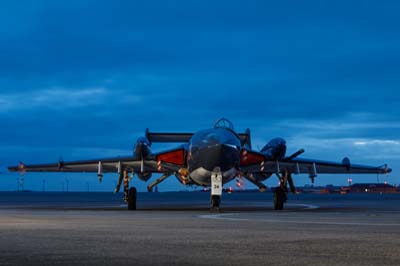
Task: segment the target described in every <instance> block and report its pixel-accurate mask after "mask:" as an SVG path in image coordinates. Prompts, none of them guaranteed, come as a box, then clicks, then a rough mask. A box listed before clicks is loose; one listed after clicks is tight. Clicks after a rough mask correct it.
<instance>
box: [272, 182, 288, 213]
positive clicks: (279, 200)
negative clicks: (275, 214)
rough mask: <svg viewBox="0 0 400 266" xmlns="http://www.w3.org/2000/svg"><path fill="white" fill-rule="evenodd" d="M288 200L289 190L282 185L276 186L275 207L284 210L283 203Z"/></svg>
mask: <svg viewBox="0 0 400 266" xmlns="http://www.w3.org/2000/svg"><path fill="white" fill-rule="evenodd" d="M286 200H287V192H286V191H285V189H283V188H282V187H277V188H275V191H274V209H275V210H283V205H284V203H285V202H286Z"/></svg>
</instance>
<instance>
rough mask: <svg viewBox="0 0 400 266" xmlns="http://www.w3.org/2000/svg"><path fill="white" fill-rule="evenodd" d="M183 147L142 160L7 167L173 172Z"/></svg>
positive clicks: (20, 169)
mask: <svg viewBox="0 0 400 266" xmlns="http://www.w3.org/2000/svg"><path fill="white" fill-rule="evenodd" d="M184 152H185V151H184V149H181V148H180V149H174V150H170V151H167V152H162V153H158V154H153V155H151V156H149V157H148V158H145V159H144V160H138V159H135V158H134V157H115V158H100V159H94V160H79V161H70V162H64V161H59V162H57V163H49V164H33V165H25V164H23V163H20V164H19V165H18V166H11V167H9V168H8V170H9V171H10V172H81V173H82V172H97V173H99V174H102V173H117V172H120V171H122V170H123V169H128V170H130V171H133V172H135V173H140V172H143V173H162V172H175V171H178V170H179V169H180V168H182V165H183V164H184Z"/></svg>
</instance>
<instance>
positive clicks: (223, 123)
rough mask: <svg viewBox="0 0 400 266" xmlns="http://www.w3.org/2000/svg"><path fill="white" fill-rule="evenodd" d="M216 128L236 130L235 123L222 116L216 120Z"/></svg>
mask: <svg viewBox="0 0 400 266" xmlns="http://www.w3.org/2000/svg"><path fill="white" fill-rule="evenodd" d="M214 128H224V129H229V130H232V131H234V128H233V124H232V122H231V121H229V120H228V119H226V118H220V119H218V120H217V122H215V124H214Z"/></svg>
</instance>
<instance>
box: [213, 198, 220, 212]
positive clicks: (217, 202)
mask: <svg viewBox="0 0 400 266" xmlns="http://www.w3.org/2000/svg"><path fill="white" fill-rule="evenodd" d="M220 203H221V196H218V195H212V196H211V209H212V210H219V205H220Z"/></svg>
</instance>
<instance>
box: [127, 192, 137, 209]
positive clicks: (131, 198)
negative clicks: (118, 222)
mask: <svg viewBox="0 0 400 266" xmlns="http://www.w3.org/2000/svg"><path fill="white" fill-rule="evenodd" d="M128 210H136V188H135V187H131V188H130V189H129V192H128Z"/></svg>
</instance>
